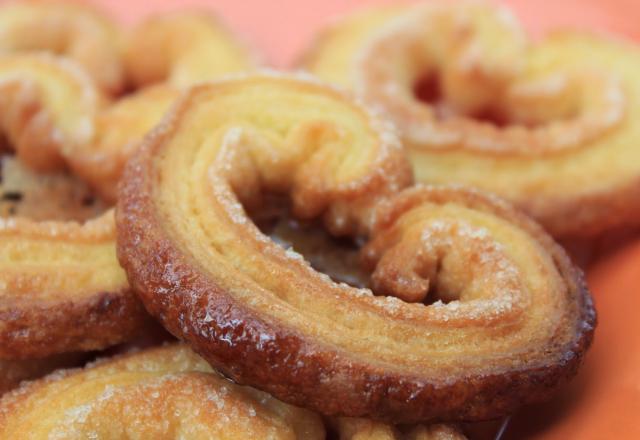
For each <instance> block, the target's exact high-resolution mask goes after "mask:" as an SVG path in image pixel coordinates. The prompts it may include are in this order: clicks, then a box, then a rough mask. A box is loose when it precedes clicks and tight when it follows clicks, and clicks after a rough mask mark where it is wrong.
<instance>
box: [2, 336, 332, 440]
mask: <svg viewBox="0 0 640 440" xmlns="http://www.w3.org/2000/svg"><path fill="white" fill-rule="evenodd" d="M0 437H2V438H25V437H28V438H31V439H48V438H53V437H55V438H78V439H80V438H156V439H160V438H167V439H169V438H182V439H201V438H225V439H249V438H255V439H259V438H260V439H266V438H270V439H301V440H302V439H304V440H307V439H308V440H313V439H324V426H323V424H322V420H321V419H320V417H319V416H318V415H316V414H314V413H312V412H310V411H307V410H304V409H299V408H295V407H292V406H290V405H287V404H285V403H282V402H279V401H278V400H276V399H274V398H273V397H271V396H269V395H268V394H265V393H263V392H260V391H257V390H254V389H251V388H248V387H241V386H238V385H234V384H233V383H231V382H229V381H227V380H225V379H224V378H223V377H221V376H220V375H219V374H217V373H215V372H214V371H213V370H212V369H211V367H210V366H209V365H208V364H207V363H206V362H205V361H204V360H202V359H201V358H200V357H199V356H197V355H196V354H195V353H193V352H192V351H191V350H189V349H188V348H187V347H186V346H183V345H171V346H165V347H162V348H157V349H151V350H146V351H143V352H140V353H136V354H130V355H125V356H121V357H118V358H115V359H107V360H103V361H98V362H97V363H94V364H91V365H89V366H87V367H86V368H84V369H82V370H69V371H60V372H57V373H54V374H52V375H51V376H49V377H47V378H46V379H44V380H40V381H36V382H32V383H29V384H27V385H25V386H23V387H21V388H20V389H18V390H16V391H14V392H12V393H9V394H7V395H5V396H3V397H2V399H0Z"/></svg>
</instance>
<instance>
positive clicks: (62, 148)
mask: <svg viewBox="0 0 640 440" xmlns="http://www.w3.org/2000/svg"><path fill="white" fill-rule="evenodd" d="M103 104H104V101H103V98H102V96H101V95H100V93H99V92H98V91H97V90H96V89H95V87H94V85H93V83H92V82H91V80H90V79H89V78H88V76H87V75H86V74H85V72H84V71H83V70H81V69H80V68H79V67H78V65H77V64H75V63H73V62H71V61H68V60H66V59H63V58H60V57H54V56H51V55H47V54H26V55H11V56H4V57H0V131H1V132H2V134H3V136H4V137H5V138H6V140H7V141H8V143H9V146H10V148H12V149H13V150H15V153H16V155H17V156H18V158H19V159H20V160H21V161H22V162H23V163H25V164H27V165H28V166H29V167H31V168H33V169H34V170H37V171H52V170H59V169H62V168H64V166H65V159H64V156H65V155H67V156H69V155H73V152H74V151H75V150H78V149H79V148H81V147H83V146H85V145H86V144H87V143H89V142H91V141H92V140H93V136H94V119H95V117H96V116H97V114H98V112H99V110H100V108H101V106H102V105H103Z"/></svg>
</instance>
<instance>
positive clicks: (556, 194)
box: [302, 2, 640, 237]
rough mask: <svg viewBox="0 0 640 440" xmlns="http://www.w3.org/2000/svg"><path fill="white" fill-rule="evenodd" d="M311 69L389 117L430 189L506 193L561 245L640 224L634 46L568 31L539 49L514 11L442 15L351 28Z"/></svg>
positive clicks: (361, 21)
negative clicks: (463, 188)
mask: <svg viewBox="0 0 640 440" xmlns="http://www.w3.org/2000/svg"><path fill="white" fill-rule="evenodd" d="M302 66H303V67H305V68H306V69H308V70H309V71H310V72H312V73H314V74H316V75H318V76H319V77H321V78H323V79H326V80H329V81H333V82H336V83H339V84H342V85H344V86H346V87H348V88H351V89H353V90H354V91H355V92H356V93H357V94H358V95H359V96H361V97H363V98H364V99H366V100H367V101H369V102H371V103H376V104H377V105H380V106H381V107H382V108H384V109H385V110H386V111H387V112H388V113H389V115H390V116H391V117H392V119H393V120H394V122H395V123H396V124H397V125H398V127H399V128H400V131H401V133H402V137H403V142H404V143H405V144H406V145H407V148H408V151H409V154H410V155H411V159H412V164H413V168H414V171H415V174H416V179H417V180H418V181H420V182H425V183H431V184H445V183H457V184H465V185H469V186H474V187H477V188H481V189H484V190H487V191H491V192H494V193H497V194H499V195H500V196H503V197H505V198H506V199H508V200H510V201H512V202H513V203H515V204H516V205H517V206H519V207H520V208H523V209H524V210H525V211H527V212H528V213H530V214H531V215H532V216H534V217H535V218H536V219H537V220H539V221H540V222H541V223H542V224H543V225H544V226H545V227H546V228H547V229H548V230H549V231H550V232H551V233H552V235H554V236H556V237H572V236H578V237H585V236H593V235H596V234H600V233H603V232H605V231H609V230H611V229H614V228H619V227H627V226H632V227H637V226H638V225H640V208H638V207H639V206H640V190H639V189H638V188H639V187H638V181H640V166H639V165H638V164H639V163H640V161H639V160H638V159H639V158H638V153H637V152H636V149H635V144H636V143H637V141H638V139H640V129H639V128H638V127H637V124H635V123H634V121H635V120H636V119H637V116H636V113H638V111H639V109H640V106H639V104H638V102H640V101H639V96H640V82H639V81H638V80H637V77H638V72H640V51H639V50H638V48H637V47H635V46H634V45H632V44H630V43H625V42H622V41H616V40H613V39H611V38H606V37H603V36H595V35H586V34H579V33H572V32H565V33H555V34H551V35H549V36H548V37H546V38H544V39H543V40H542V41H540V42H536V43H535V44H533V43H530V42H529V41H528V39H527V38H526V36H525V35H524V34H523V31H522V30H521V28H520V25H519V24H518V22H517V21H516V20H515V19H514V17H513V16H511V14H510V13H509V11H507V10H505V9H504V8H501V7H497V6H493V5H489V4H485V3H478V2H462V3H455V4H445V3H430V4H425V5H419V6H410V7H409V6H406V7H396V8H393V9H382V10H371V11H367V12H364V13H360V14H357V15H355V16H353V17H348V18H346V19H345V20H343V21H342V22H340V23H338V24H334V25H333V26H332V27H331V28H329V29H328V30H326V31H324V32H323V33H321V34H320V36H319V38H318V39H317V40H316V41H315V42H314V43H313V44H312V46H311V49H310V50H309V51H308V53H307V54H306V56H305V57H304V59H303V61H302ZM605 66H606V67H605Z"/></svg>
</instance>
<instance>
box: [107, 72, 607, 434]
mask: <svg viewBox="0 0 640 440" xmlns="http://www.w3.org/2000/svg"><path fill="white" fill-rule="evenodd" d="M409 168H410V167H409V164H408V161H407V160H406V158H405V155H404V152H403V150H402V148H401V145H400V142H399V140H398V138H397V136H396V134H395V132H394V131H393V129H392V127H391V126H390V125H389V124H388V123H386V122H385V121H384V120H383V119H381V118H380V116H379V115H376V114H374V113H372V112H371V111H369V110H367V108H366V107H364V106H362V105H361V104H359V103H358V102H356V101H353V100H351V99H349V98H348V97H346V96H345V95H343V94H341V93H340V92H338V91H335V90H333V89H331V88H329V87H327V86H324V85H321V84H317V83H315V82H312V81H306V80H302V79H299V78H294V77H287V76H284V77H281V76H278V75H269V74H261V75H255V76H247V77H241V78H238V79H233V80H228V81H221V82H218V83H212V84H206V85H201V86H196V87H194V88H192V89H191V91H190V92H189V93H188V94H186V95H185V96H184V97H183V99H182V100H181V101H180V103H179V104H177V105H176V107H175V108H174V110H173V111H172V113H171V114H170V115H169V116H168V117H167V118H166V119H165V120H164V122H163V123H162V124H161V125H160V126H159V127H158V128H157V129H156V130H155V131H154V133H153V134H152V135H150V136H149V137H147V138H146V140H145V142H144V145H143V146H142V147H141V148H140V149H138V150H137V151H136V153H134V156H133V157H132V160H130V162H129V164H128V165H127V168H126V170H125V174H124V177H123V180H122V181H121V191H120V193H119V199H118V205H117V211H116V223H117V230H118V257H119V259H120V262H121V264H122V265H123V267H124V269H125V271H126V272H127V275H128V278H129V281H130V282H131V283H132V286H133V288H134V289H135V290H136V291H137V292H138V293H139V295H140V297H141V298H142V300H143V302H144V303H145V306H146V307H147V309H148V310H149V311H150V313H151V314H152V315H154V316H155V317H157V318H158V319H159V320H160V322H161V323H162V324H163V325H164V326H165V327H166V328H167V329H168V330H169V331H170V332H172V333H173V334H174V335H176V336H178V337H180V338H181V339H184V340H185V341H187V342H188V343H189V344H190V345H191V346H192V347H193V348H194V349H195V350H196V351H197V352H198V353H199V354H201V355H202V356H203V357H204V358H205V359H207V360H208V361H209V362H210V363H211V364H212V365H214V366H215V367H216V368H219V369H220V370H221V371H222V372H224V374H225V375H228V376H229V377H231V378H232V379H233V380H235V381H237V382H239V383H242V384H247V385H252V386H255V387H257V388H259V389H262V390H264V391H267V392H270V393H271V394H273V395H274V396H276V397H278V398H279V399H281V400H283V401H286V402H289V403H293V404H297V405H303V406H305V407H308V408H311V409H314V410H317V411H319V412H321V413H323V414H330V415H343V416H350V417H367V418H377V419H385V420H389V421H393V422H395V423H412V422H416V421H425V420H432V419H439V420H449V419H451V420H453V419H464V420H478V419H486V418H493V417H498V416H500V415H503V414H505V413H507V412H510V411H513V410H514V409H515V408H516V407H518V406H519V405H522V404H526V403H529V402H533V401H538V400H541V399H544V398H547V397H548V396H549V395H550V394H551V393H553V391H555V390H556V389H557V388H558V386H559V385H561V384H562V383H564V382H565V381H566V380H567V379H568V378H570V377H571V376H573V375H574V373H575V371H576V369H577V367H578V366H579V364H580V361H581V359H582V356H583V354H584V352H585V350H586V349H587V347H588V346H589V344H590V342H591V338H592V332H593V328H594V324H595V315H594V310H593V306H592V302H591V298H590V295H589V293H588V291H587V289H586V287H585V284H584V282H583V279H582V276H581V274H580V272H579V271H578V270H577V269H576V268H574V267H573V266H572V264H571V263H570V261H569V259H568V257H567V256H566V254H565V253H564V252H563V251H562V249H561V248H560V247H559V246H558V245H556V244H555V243H554V242H553V241H552V240H551V239H550V238H549V237H548V236H547V235H546V234H545V233H544V232H543V231H542V230H541V229H540V227H538V226H537V225H536V224H534V223H533V222H532V221H530V220H529V219H528V218H526V217H525V216H523V215H521V214H518V213H517V212H514V211H513V209H512V208H510V207H509V206H507V205H505V204H504V203H503V202H499V201H497V200H495V199H493V198H491V197H488V196H483V195H481V194H479V193H477V192H473V191H468V190H463V189H456V188H438V187H415V188H410V189H407V190H404V191H402V192H401V193H400V194H397V193H398V191H400V190H401V189H402V188H404V187H406V186H408V185H409V184H410V183H411V179H412V177H411V173H410V169H409ZM269 192H272V193H273V192H275V193H280V194H286V195H288V196H290V199H291V203H292V211H293V214H294V215H295V216H297V217H299V218H306V219H309V218H317V217H322V218H323V219H324V223H325V225H326V227H327V229H328V230H329V231H331V232H332V233H333V234H336V235H351V236H359V237H360V238H362V239H368V243H367V244H366V246H365V247H364V248H363V250H362V255H363V259H364V260H365V263H366V264H367V265H369V266H370V267H371V268H373V275H372V280H373V287H374V289H375V291H376V293H381V294H384V295H394V296H374V295H373V294H372V291H371V290H369V289H357V288H353V287H350V286H348V285H340V284H337V283H334V282H333V281H331V280H330V279H329V278H328V277H326V276H324V275H323V274H320V273H318V272H316V271H315V270H313V269H312V268H311V267H310V266H309V265H308V264H307V263H306V262H305V261H304V259H303V258H302V257H301V256H300V255H299V254H297V253H296V252H294V251H292V250H285V249H283V248H281V247H279V246H278V245H277V244H276V243H274V242H273V241H271V240H270V239H269V238H268V237H266V236H265V235H263V234H262V233H261V232H260V231H259V230H258V229H257V228H256V226H255V225H254V224H253V222H252V221H251V220H250V219H249V218H248V217H247V215H246V213H245V210H244V208H251V209H256V207H259V206H260V204H261V203H263V202H264V201H265V200H266V199H265V198H264V194H265V193H269ZM243 205H244V207H243ZM396 296H398V297H400V298H402V299H404V301H403V300H401V299H399V298H397V297H396ZM429 301H434V303H433V304H430V305H426V303H428V302H429ZM422 302H424V303H422Z"/></svg>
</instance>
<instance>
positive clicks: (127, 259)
mask: <svg viewBox="0 0 640 440" xmlns="http://www.w3.org/2000/svg"><path fill="white" fill-rule="evenodd" d="M192 96H193V94H191V95H187V96H186V97H185V98H183V99H182V100H181V103H180V104H179V105H177V106H176V107H175V108H174V112H173V113H172V114H171V115H170V116H169V117H168V118H166V119H165V121H164V123H163V124H161V126H160V127H158V128H157V129H156V130H155V131H154V132H152V133H151V134H150V135H148V136H147V138H146V139H145V141H144V142H143V145H142V147H141V148H140V149H139V150H138V151H137V152H136V154H135V155H134V156H133V158H132V160H131V161H130V162H129V164H128V165H127V167H126V169H125V173H124V178H123V179H122V181H121V183H120V191H119V197H118V205H117V210H116V223H117V251H118V258H119V260H120V263H121V265H122V266H123V268H124V269H125V271H126V272H127V276H128V278H129V282H130V284H131V286H132V288H133V289H134V290H135V291H136V292H137V293H138V294H139V296H140V297H141V298H142V300H143V302H144V304H145V306H146V308H147V310H148V311H149V312H150V313H151V314H152V315H153V316H154V317H156V318H158V319H159V320H160V322H161V323H162V325H163V326H165V328H167V329H168V330H169V331H170V332H171V333H173V334H174V335H176V336H177V337H179V338H180V339H183V340H185V341H187V342H188V343H189V344H190V345H191V347H192V348H193V349H194V350H195V351H196V352H197V353H199V354H200V355H202V356H203V357H204V358H205V359H206V360H207V361H208V362H209V363H211V365H212V366H213V367H214V368H217V369H218V370H220V371H221V372H222V373H223V374H225V375H227V376H228V377H229V378H231V379H232V380H234V381H235V382H237V383H240V384H244V385H251V386H254V387H256V388H259V389H261V390H264V391H267V392H269V393H271V394H273V395H274V396H276V397H277V398H279V399H281V400H283V401H285V402H288V403H292V404H294V405H298V406H303V407H306V408H310V409H313V410H316V411H318V412H320V413H323V414H327V415H344V416H351V417H368V418H374V419H379V420H385V421H391V422H393V423H415V422H421V421H450V420H465V421H476V420H486V419H493V418H497V417H500V416H503V415H505V414H507V413H510V412H512V411H514V410H515V409H516V408H518V407H520V406H522V405H524V404H528V403H533V402H539V401H542V400H545V399H547V398H549V397H550V396H551V395H552V394H553V392H554V391H556V390H557V388H558V387H559V386H560V385H562V384H564V383H565V382H566V381H568V380H569V379H570V378H572V377H573V376H574V375H575V374H576V371H577V369H578V367H579V365H580V364H581V361H582V358H583V356H584V353H585V352H586V350H587V348H588V347H589V346H590V344H591V342H592V338H593V331H594V328H595V324H596V315H595V310H594V308H593V303H592V299H591V296H590V294H589V291H588V289H587V286H586V284H585V281H584V277H583V274H582V272H581V271H580V270H579V269H577V268H575V267H574V266H573V265H572V264H571V262H570V260H569V258H568V257H567V255H566V253H565V252H564V251H563V250H562V248H561V247H560V246H558V245H557V244H556V243H555V242H554V241H553V240H552V239H551V238H550V237H549V236H548V235H547V234H546V233H545V232H544V231H543V230H542V228H540V227H539V226H538V225H537V224H535V223H534V222H533V221H531V220H530V219H529V218H528V217H526V216H524V215H523V214H520V213H518V212H516V211H514V210H513V209H512V208H510V207H509V206H508V205H507V204H506V203H504V202H500V201H498V200H497V199H494V198H492V197H487V196H483V195H481V194H480V193H478V192H475V191H466V192H464V194H465V198H466V200H467V201H468V202H469V203H470V204H471V205H472V206H474V205H475V206H484V207H485V208H487V209H490V210H491V211H493V212H494V213H496V214H497V215H500V216H502V217H504V218H506V219H507V220H509V221H512V222H514V223H515V224H517V225H519V226H520V227H522V228H523V229H524V230H525V231H527V232H529V233H530V234H531V237H532V238H533V239H535V240H538V241H539V242H540V244H541V245H542V247H543V248H545V249H547V250H548V251H549V252H550V254H551V256H552V257H553V260H554V261H555V263H556V266H557V268H558V270H559V271H560V273H561V274H562V275H563V277H564V279H565V280H566V282H567V286H568V289H569V292H570V294H571V296H572V297H573V298H574V299H575V301H574V302H573V305H574V306H575V310H574V311H573V312H574V313H573V315H572V316H575V317H576V320H575V323H574V325H575V327H574V329H573V332H572V333H573V334H575V338H574V339H573V340H572V341H571V342H570V343H568V344H567V345H566V346H562V347H560V346H557V345H556V346H554V344H553V341H551V343H550V346H549V351H551V352H553V353H556V354H557V353H561V354H562V356H561V357H562V360H561V361H559V362H557V363H550V362H544V361H542V362H540V363H539V364H536V365H529V366H528V367H523V368H520V369H517V370H509V371H498V372H496V373H494V374H486V375H476V376H469V377H468V378H466V379H465V380H460V381H457V382H451V381H449V382H447V380H446V378H442V380H439V381H432V382H429V381H427V380H425V378H421V377H420V376H419V372H416V374H415V375H409V374H406V375H403V374H400V373H398V372H392V371H385V370H384V369H383V368H382V367H380V366H376V365H368V364H367V363H365V362H361V361H359V360H358V359H357V358H355V357H353V356H352V355H350V354H349V353H348V352H345V351H342V350H340V349H338V348H335V347H331V346H328V345H327V344H325V343H323V342H321V341H316V340H312V339H310V338H308V337H306V336H305V335H304V334H302V333H300V332H298V331H296V330H294V329H291V328H287V327H286V326H284V325H282V324H281V323H279V322H278V321H276V320H275V319H273V318H271V317H268V316H264V315H261V314H260V313H258V312H256V311H254V310H252V309H250V308H249V307H248V306H246V305H244V304H241V303H239V302H238V301H236V300H235V299H234V298H232V297H231V296H230V295H228V294H227V292H225V291H224V290H223V288H222V287H221V286H220V285H218V284H217V283H216V281H215V280H213V279H210V278H208V277H207V275H206V273H204V272H203V271H202V270H201V269H199V264H198V263H197V262H195V261H193V260H192V259H191V258H190V257H189V256H188V255H186V254H184V253H183V252H182V251H181V248H180V244H179V243H175V242H173V241H172V240H171V238H170V237H168V236H167V234H166V233H165V232H164V231H163V225H162V223H161V222H162V220H161V218H160V215H159V213H158V212H157V211H156V208H155V206H154V200H153V197H154V188H153V160H154V157H158V156H157V153H158V150H159V149H160V147H161V145H162V141H163V140H164V138H166V137H167V136H169V135H171V133H172V132H173V131H175V130H176V129H177V127H176V121H177V120H178V119H179V117H180V115H181V114H182V113H183V112H185V111H187V109H188V107H189V101H190V98H191V97H192ZM445 191H451V189H449V190H445ZM455 191H461V190H460V189H456V190H455ZM207 309H208V310H209V315H208V316H206V318H207V319H205V313H206V311H207ZM323 376H324V377H327V376H329V377H343V378H344V381H341V382H336V381H335V380H334V381H323V380H322V378H323Z"/></svg>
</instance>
